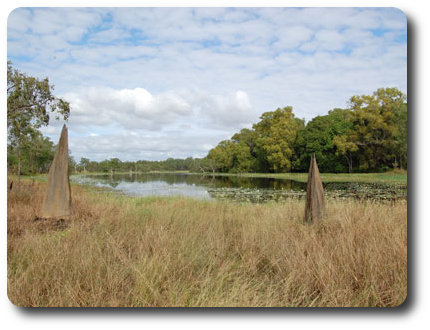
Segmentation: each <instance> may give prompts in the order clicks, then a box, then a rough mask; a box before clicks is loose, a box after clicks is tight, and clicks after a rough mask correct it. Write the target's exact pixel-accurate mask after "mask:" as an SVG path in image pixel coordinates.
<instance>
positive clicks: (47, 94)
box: [7, 61, 70, 183]
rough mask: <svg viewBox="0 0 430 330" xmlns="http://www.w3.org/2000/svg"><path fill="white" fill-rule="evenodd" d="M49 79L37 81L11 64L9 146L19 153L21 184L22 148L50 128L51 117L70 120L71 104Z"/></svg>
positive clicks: (9, 75)
mask: <svg viewBox="0 0 430 330" xmlns="http://www.w3.org/2000/svg"><path fill="white" fill-rule="evenodd" d="M53 89H54V86H53V85H50V84H49V80H48V78H45V79H37V78H35V77H31V76H28V75H26V74H24V73H21V72H19V71H18V70H17V69H14V68H13V67H12V63H11V62H10V61H8V63H7V131H8V143H9V144H10V146H11V147H12V149H14V150H16V154H17V159H18V166H17V174H18V183H19V182H20V176H21V161H22V148H23V146H24V144H25V143H26V142H28V141H29V139H30V136H31V135H32V134H34V133H35V131H38V129H39V128H40V127H42V126H46V125H48V124H49V119H50V113H55V115H56V118H57V119H59V118H60V117H62V118H64V119H65V120H67V118H68V117H69V114H70V107H69V103H68V102H66V101H64V100H63V99H61V98H57V97H55V96H54V95H53V94H52V91H53Z"/></svg>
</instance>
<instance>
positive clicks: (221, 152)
mask: <svg viewBox="0 0 430 330" xmlns="http://www.w3.org/2000/svg"><path fill="white" fill-rule="evenodd" d="M349 105H350V107H349V108H348V109H334V110H331V111H329V113H328V114H327V115H325V116H318V117H315V118H314V119H312V120H311V121H310V122H309V123H308V124H307V125H306V126H305V124H304V121H303V120H300V119H297V118H295V117H294V114H293V112H292V108H291V107H285V108H282V109H281V108H278V109H276V110H275V111H270V112H265V113H263V115H262V116H261V117H260V119H261V120H260V121H259V122H258V123H256V124H254V126H253V128H252V129H251V130H250V129H243V130H241V131H240V132H239V133H236V134H234V135H233V137H232V138H231V140H225V141H222V142H220V144H218V146H216V147H215V148H214V149H212V150H210V151H209V154H208V156H207V157H206V161H207V162H208V164H210V167H211V169H212V171H219V172H229V173H242V172H264V173H268V172H271V173H283V172H290V171H301V172H304V171H307V169H308V167H309V159H310V157H311V155H312V154H315V156H316V158H317V160H318V166H319V168H320V171H321V172H333V173H339V172H347V171H349V172H353V171H361V172H363V171H364V172H368V171H386V170H388V169H391V168H397V167H400V168H406V167H407V104H406V96H405V95H403V94H402V93H401V92H400V91H399V90H398V89H396V88H385V89H383V88H381V89H378V90H377V91H376V92H374V93H373V94H372V95H370V96H368V95H362V96H353V97H352V98H351V99H350V103H349Z"/></svg>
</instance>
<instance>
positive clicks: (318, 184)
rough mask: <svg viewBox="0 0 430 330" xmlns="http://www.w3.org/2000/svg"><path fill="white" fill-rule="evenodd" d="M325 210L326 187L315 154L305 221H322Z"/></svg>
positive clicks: (311, 168) (312, 158)
mask: <svg viewBox="0 0 430 330" xmlns="http://www.w3.org/2000/svg"><path fill="white" fill-rule="evenodd" d="M324 212H325V199H324V188H323V185H322V181H321V177H320V171H319V170H318V165H317V160H316V158H315V155H313V156H312V157H311V163H310V166H309V174H308V183H307V187H306V206H305V222H310V223H314V222H317V221H320V220H321V218H322V216H323V214H324Z"/></svg>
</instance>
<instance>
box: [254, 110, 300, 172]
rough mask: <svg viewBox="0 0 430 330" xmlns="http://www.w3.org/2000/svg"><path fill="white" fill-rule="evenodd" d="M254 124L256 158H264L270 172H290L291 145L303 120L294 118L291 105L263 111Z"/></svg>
mask: <svg viewBox="0 0 430 330" xmlns="http://www.w3.org/2000/svg"><path fill="white" fill-rule="evenodd" d="M260 119H261V121H260V122H258V123H257V124H255V125H254V129H255V131H256V133H257V136H258V138H257V140H256V144H257V149H258V154H259V155H258V158H260V159H265V160H266V161H267V165H268V166H269V168H268V170H269V171H270V172H290V170H291V160H292V157H293V152H294V150H293V146H294V143H295V141H296V138H297V132H298V131H299V129H300V128H302V127H303V126H304V122H303V121H301V120H296V119H295V118H294V114H293V108H292V107H285V108H283V109H280V108H278V109H276V110H275V111H271V112H265V113H263V115H262V116H261V117H260Z"/></svg>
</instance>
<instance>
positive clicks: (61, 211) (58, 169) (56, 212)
mask: <svg viewBox="0 0 430 330" xmlns="http://www.w3.org/2000/svg"><path fill="white" fill-rule="evenodd" d="M71 214H72V195H71V190H70V181H69V147H68V137H67V128H66V125H63V129H62V131H61V136H60V140H59V142H58V146H57V150H56V152H55V156H54V160H53V161H52V164H51V167H50V168H49V174H48V186H47V189H46V195H45V198H44V201H43V204H42V208H41V217H42V218H64V217H67V216H70V215H71Z"/></svg>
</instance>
